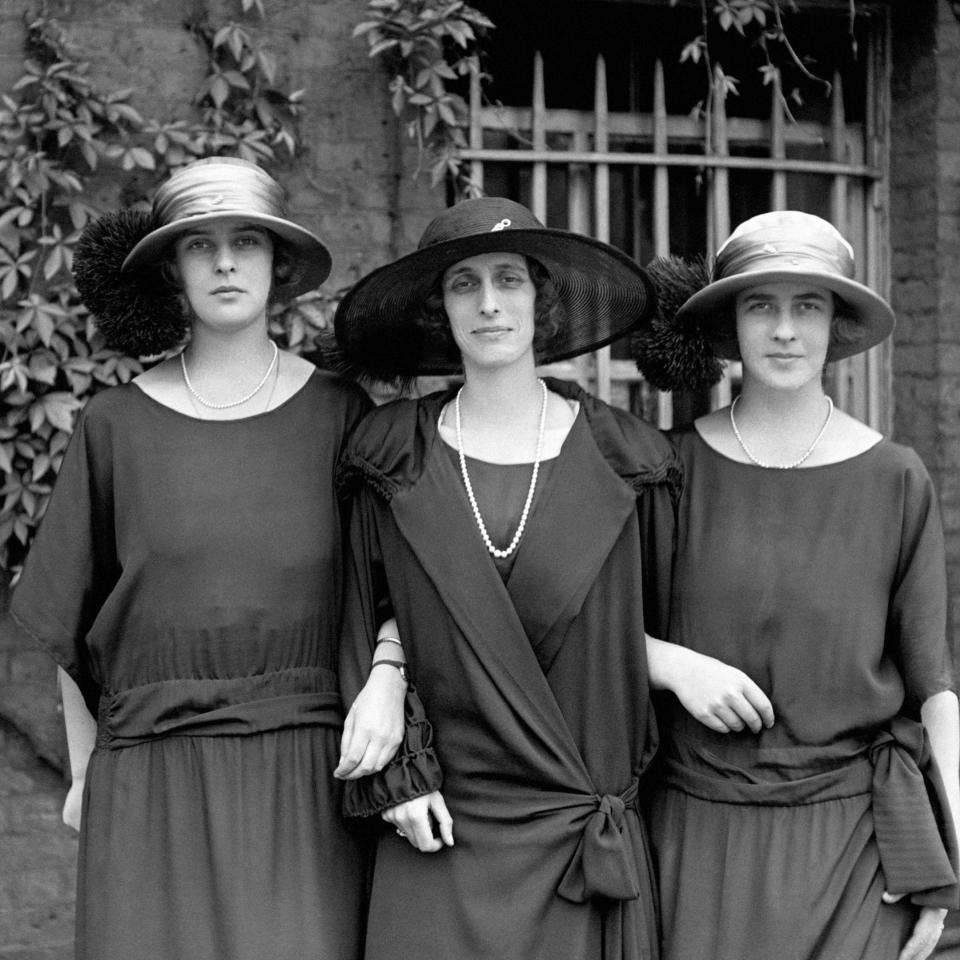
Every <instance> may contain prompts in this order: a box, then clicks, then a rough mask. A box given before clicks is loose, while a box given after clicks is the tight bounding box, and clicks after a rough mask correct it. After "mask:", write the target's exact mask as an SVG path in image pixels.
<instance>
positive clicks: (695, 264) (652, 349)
mask: <svg viewBox="0 0 960 960" xmlns="http://www.w3.org/2000/svg"><path fill="white" fill-rule="evenodd" d="M647 272H648V273H649V274H650V276H651V277H652V279H653V282H654V283H655V284H656V288H657V301H658V304H657V312H656V314H655V315H654V317H653V319H652V321H651V322H650V324H649V325H648V326H646V327H644V328H643V329H642V330H638V331H637V332H636V333H634V334H633V335H632V336H631V337H630V352H631V354H632V355H633V358H634V360H636V362H637V368H638V369H639V370H640V372H641V373H642V374H643V375H644V377H645V378H646V379H647V380H648V381H649V382H650V383H652V384H653V385H654V386H655V387H657V388H658V389H659V390H705V389H707V388H709V387H711V386H713V384H715V383H716V382H717V381H718V380H719V379H720V378H721V377H722V376H723V360H721V359H720V357H718V356H717V353H716V351H715V349H714V347H713V344H712V342H711V341H710V339H709V337H707V336H705V335H704V333H703V331H702V330H701V329H699V327H697V326H690V325H683V326H681V325H680V324H678V323H677V320H676V317H677V311H678V310H679V309H680V307H681V306H683V304H684V303H686V301H687V300H688V299H689V298H690V297H691V296H692V295H693V294H695V293H696V292H697V291H698V290H701V289H703V287H705V286H706V285H707V284H708V283H709V282H710V272H709V270H708V269H707V265H706V263H705V261H704V259H703V257H696V258H695V259H692V260H685V259H684V258H682V257H658V258H657V259H656V260H653V261H652V262H651V263H650V264H649V265H648V266H647Z"/></svg>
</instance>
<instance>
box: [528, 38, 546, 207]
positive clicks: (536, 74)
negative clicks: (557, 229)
mask: <svg viewBox="0 0 960 960" xmlns="http://www.w3.org/2000/svg"><path fill="white" fill-rule="evenodd" d="M532 106H533V116H532V118H531V136H532V139H533V149H534V150H545V149H546V147H547V132H546V121H547V100H546V93H545V91H544V84H543V54H541V53H540V51H539V50H538V51H537V52H536V53H535V54H534V55H533V100H532ZM532 190H533V197H532V203H531V206H532V209H533V213H534V216H536V217H537V218H538V219H539V220H540V221H542V222H543V223H546V222H547V165H546V164H545V163H543V161H535V162H534V164H533V184H532ZM547 226H550V224H547Z"/></svg>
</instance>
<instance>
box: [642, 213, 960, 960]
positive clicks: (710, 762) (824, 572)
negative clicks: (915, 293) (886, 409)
mask: <svg viewBox="0 0 960 960" xmlns="http://www.w3.org/2000/svg"><path fill="white" fill-rule="evenodd" d="M662 268H663V265H660V266H659V267H656V268H655V270H656V269H662ZM682 272H683V271H681V270H677V269H675V267H669V269H668V270H667V274H668V275H669V276H671V277H674V278H675V277H677V276H680V275H681V274H682ZM661 319H664V318H661ZM893 322H894V318H893V313H892V311H891V309H890V307H889V306H888V304H887V303H886V302H885V301H884V300H883V299H882V298H881V297H880V296H878V295H877V294H876V293H874V292H873V291H872V290H870V289H869V288H868V287H866V286H864V285H863V284H861V283H859V282H857V281H856V280H855V279H854V259H853V251H852V249H851V247H850V245H849V244H848V243H847V242H846V240H844V238H843V237H842V236H841V235H840V234H839V232H838V231H837V230H836V229H835V228H834V227H833V226H832V225H831V224H830V223H828V222H826V221H825V220H822V219H821V218H819V217H815V216H812V215H809V214H806V213H801V212H797V211H783V212H775V213H767V214H763V215H761V216H757V217H753V218H752V219H750V220H747V221H746V222H745V223H743V224H741V225H740V226H739V227H737V229H736V230H735V231H734V232H733V234H732V235H731V237H730V238H729V240H727V242H726V243H725V244H724V245H723V246H722V247H721V249H720V250H719V252H718V254H717V257H716V263H715V266H714V269H713V274H712V278H711V279H710V282H709V283H708V284H707V285H706V286H704V287H703V289H701V290H699V291H698V292H696V293H694V294H693V295H692V296H690V297H689V299H688V300H687V301H686V302H685V303H684V304H683V305H682V306H681V307H680V309H679V311H678V312H677V313H676V315H675V316H674V317H672V318H670V317H668V318H666V323H665V326H663V327H662V328H661V333H663V331H668V334H669V335H667V334H666V333H664V337H665V340H666V343H667V344H668V346H664V344H661V345H660V346H659V347H658V346H657V344H656V343H655V342H654V341H655V340H656V337H655V336H654V337H647V338H636V339H635V340H634V346H635V347H636V348H637V350H638V354H637V355H638V363H639V365H640V367H641V369H642V370H643V369H646V368H647V365H648V364H649V367H650V369H651V371H653V372H654V375H655V376H661V377H662V376H663V375H664V371H669V370H673V371H674V372H678V371H679V372H681V373H682V372H683V371H690V370H703V369H706V367H707V366H709V364H706V365H704V364H703V363H702V362H701V360H691V356H694V355H695V354H696V353H697V352H698V351H701V352H706V353H710V354H712V357H713V359H714V361H717V360H723V359H739V360H740V361H741V362H742V364H743V385H742V390H741V392H740V394H739V396H737V398H736V399H735V400H734V402H733V403H732V404H731V405H730V406H728V407H725V408H724V409H722V410H718V411H715V412H713V413H711V414H708V415H707V416H704V417H701V418H700V419H698V420H696V421H695V423H694V424H693V425H692V426H691V427H689V428H687V429H685V430H680V431H677V432H676V433H675V434H674V441H675V444H676V447H677V451H678V453H679V456H680V459H681V461H682V463H683V467H684V476H685V485H684V491H683V496H682V499H681V504H680V520H679V530H678V541H677V542H678V550H677V558H676V564H675V568H674V579H673V593H672V597H673V602H672V607H671V612H670V617H669V624H670V629H669V633H668V637H667V639H668V640H670V641H672V642H673V644H675V646H674V647H673V653H674V661H675V662H674V664H673V666H672V668H670V669H672V670H674V671H681V672H686V673H688V674H690V673H692V674H694V675H699V677H700V680H701V684H702V688H703V689H702V691H701V693H700V695H699V697H700V700H701V701H702V706H701V708H697V707H696V705H695V704H691V703H685V704H684V706H685V707H687V708H688V710H689V711H690V712H688V710H684V709H674V710H671V711H669V714H668V718H667V722H666V723H665V724H664V728H665V734H664V741H665V742H664V747H663V754H664V762H663V771H662V777H663V783H662V786H661V788H660V789H659V791H658V792H657V794H656V798H655V801H654V804H653V808H652V813H651V820H650V824H651V834H652V838H653V846H654V850H655V858H656V863H657V871H658V877H659V883H660V899H661V906H662V911H663V918H662V926H663V938H664V939H663V954H662V956H663V958H664V960H690V958H692V957H713V958H717V960H719V958H736V960H770V958H771V957H787V956H790V957H803V958H806V960H835V958H839V957H858V958H864V960H866V958H869V960H898V958H899V960H923V958H924V957H927V956H929V954H930V953H931V952H932V950H933V948H934V946H935V944H936V942H937V939H938V937H939V934H940V931H941V929H942V925H943V918H944V915H945V913H946V909H947V908H951V907H952V908H956V907H957V906H958V905H960V901H958V889H960V888H958V885H957V847H956V824H957V817H958V812H960V798H958V792H960V786H958V772H957V752H958V719H957V716H958V711H957V698H956V695H955V693H954V679H953V674H952V669H951V657H950V648H949V644H948V642H947V638H946V587H945V573H944V566H945V564H944V546H943V534H942V530H941V524H940V517H939V513H938V509H937V497H936V492H935V490H934V488H933V485H932V483H931V481H930V477H929V475H928V474H927V471H926V470H925V469H924V467H923V464H922V463H921V462H920V459H919V458H918V457H917V455H916V453H914V452H913V451H912V450H911V449H909V448H907V447H903V446H900V445H898V444H895V443H892V442H890V441H889V440H887V439H884V438H883V437H882V436H881V435H880V434H879V433H877V432H876V431H874V430H873V429H871V428H870V427H868V426H866V425H864V424H863V423H860V422H859V421H857V420H855V419H854V418H853V417H851V416H849V415H848V414H846V413H844V412H842V411H840V410H837V409H835V408H834V405H833V402H832V400H831V399H830V397H829V396H828V395H827V394H826V393H825V391H824V385H823V372H824V365H825V364H826V363H828V362H830V361H831V360H837V359H840V358H843V357H849V356H852V355H854V354H856V353H859V352H861V351H863V350H866V349H868V348H869V347H872V346H874V345H875V344H878V343H880V342H881V341H882V340H883V339H884V338H885V337H887V336H888V335H889V334H890V331H891V330H892V328H893ZM669 344H672V345H674V348H675V350H674V352H675V353H676V354H678V355H680V357H681V358H680V359H679V360H677V359H675V360H674V361H670V357H669V353H670V347H669ZM685 351H689V352H687V353H685ZM660 385H661V386H669V385H672V386H676V385H677V383H673V384H667V383H663V382H661V383H660ZM694 653H698V654H700V655H701V658H700V659H697V660H695V661H693V662H690V658H691V656H692V655H693V654H694ZM703 656H706V657H708V658H716V659H715V660H709V659H708V660H706V661H705V660H704V659H703ZM717 661H724V662H726V663H729V664H730V665H731V666H730V667H725V666H723V664H722V663H718V662H717ZM734 668H738V670H734ZM745 677H750V678H752V681H746V680H745ZM754 681H755V683H754ZM760 688H762V690H763V692H762V693H761V692H759V689H760ZM716 703H721V704H722V705H723V706H722V708H720V709H719V710H718V709H716V708H714V710H713V712H712V714H707V713H706V705H707V704H716ZM698 712H703V716H702V718H701V719H702V722H698V720H697V719H696V717H697V714H698Z"/></svg>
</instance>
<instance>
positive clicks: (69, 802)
mask: <svg viewBox="0 0 960 960" xmlns="http://www.w3.org/2000/svg"><path fill="white" fill-rule="evenodd" d="M82 812H83V781H82V780H80V781H77V780H74V781H73V783H71V784H70V789H69V790H68V791H67V798H66V800H64V801H63V822H64V823H65V824H66V825H67V826H68V827H73V829H74V830H76V831H78V832H79V830H80V816H81V814H82Z"/></svg>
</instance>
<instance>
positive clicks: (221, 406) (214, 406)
mask: <svg viewBox="0 0 960 960" xmlns="http://www.w3.org/2000/svg"><path fill="white" fill-rule="evenodd" d="M270 345H271V346H272V347H273V356H272V357H271V358H270V363H269V364H268V365H267V372H266V373H265V374H264V375H263V379H262V380H261V381H260V382H259V383H258V384H257V385H256V386H255V387H254V388H253V389H252V390H251V391H250V392H249V393H248V394H247V395H246V396H245V397H241V398H240V399H239V400H231V401H230V402H229V403H211V401H209V400H206V399H204V398H203V397H201V396H200V394H199V393H197V391H196V390H195V389H194V386H193V384H192V383H191V382H190V375H189V374H188V373H187V361H186V359H185V358H184V353H185V351H184V352H181V354H180V369H181V370H182V371H183V382H184V383H185V384H186V386H187V390H189V391H190V396H191V397H193V398H194V399H195V400H196V401H197V402H198V403H202V404H203V405H204V406H205V407H209V408H210V409H211V410H229V409H230V408H231V407H239V406H240V405H241V404H244V403H247V401H249V400H252V399H253V398H254V397H255V396H256V395H257V394H258V393H259V392H260V391H261V390H262V389H263V387H264V385H265V384H266V382H267V380H269V379H270V374H271V373H272V372H273V368H274V366H275V365H276V363H277V360H278V359H279V357H280V348H279V347H278V346H277V343H276V341H275V340H271V341H270Z"/></svg>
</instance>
